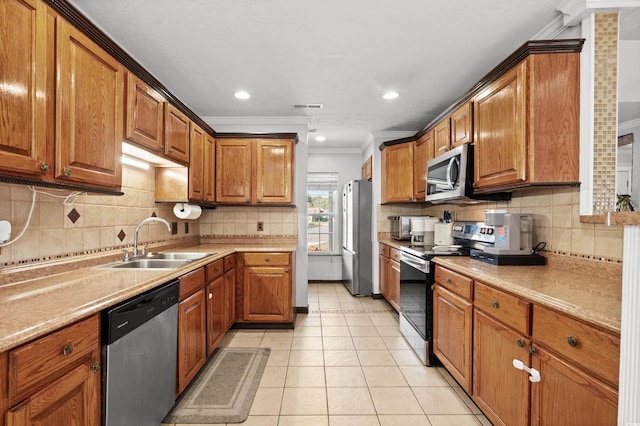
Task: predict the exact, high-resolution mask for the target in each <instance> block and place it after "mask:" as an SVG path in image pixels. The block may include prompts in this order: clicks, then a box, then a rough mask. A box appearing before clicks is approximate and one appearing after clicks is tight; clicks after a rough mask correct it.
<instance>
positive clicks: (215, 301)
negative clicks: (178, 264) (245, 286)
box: [205, 259, 227, 356]
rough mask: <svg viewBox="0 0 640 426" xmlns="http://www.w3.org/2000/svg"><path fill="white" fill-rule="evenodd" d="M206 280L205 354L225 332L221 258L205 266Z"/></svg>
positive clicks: (217, 342)
mask: <svg viewBox="0 0 640 426" xmlns="http://www.w3.org/2000/svg"><path fill="white" fill-rule="evenodd" d="M205 277H206V281H207V287H206V294H207V356H209V355H211V353H213V351H214V349H215V348H216V347H217V346H218V344H219V343H220V341H221V340H222V338H223V337H224V334H225V333H226V332H227V328H226V326H227V320H226V310H225V306H226V303H227V301H226V294H225V281H224V271H223V260H222V259H219V260H216V261H215V262H211V263H210V264H208V265H207V266H206V267H205Z"/></svg>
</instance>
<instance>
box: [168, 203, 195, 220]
mask: <svg viewBox="0 0 640 426" xmlns="http://www.w3.org/2000/svg"><path fill="white" fill-rule="evenodd" d="M173 214H174V215H176V217H177V218H178V219H188V220H194V219H197V218H199V217H200V215H201V214H202V208H201V207H200V206H195V205H192V204H187V203H177V204H176V205H175V206H173Z"/></svg>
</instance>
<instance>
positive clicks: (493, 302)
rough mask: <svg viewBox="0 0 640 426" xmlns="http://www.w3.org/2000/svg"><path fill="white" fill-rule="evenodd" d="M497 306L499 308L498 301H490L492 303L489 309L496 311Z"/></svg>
mask: <svg viewBox="0 0 640 426" xmlns="http://www.w3.org/2000/svg"><path fill="white" fill-rule="evenodd" d="M499 306H500V305H499V304H498V301H497V300H492V301H491V307H492V308H496V309H498V307H499Z"/></svg>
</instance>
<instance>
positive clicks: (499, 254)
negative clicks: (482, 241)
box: [471, 210, 545, 265]
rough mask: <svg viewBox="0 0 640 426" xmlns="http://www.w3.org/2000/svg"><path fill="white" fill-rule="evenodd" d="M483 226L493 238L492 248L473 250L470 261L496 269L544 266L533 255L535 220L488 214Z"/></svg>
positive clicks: (499, 212) (540, 258)
mask: <svg viewBox="0 0 640 426" xmlns="http://www.w3.org/2000/svg"><path fill="white" fill-rule="evenodd" d="M484 223H485V225H487V226H488V231H487V232H490V233H493V235H494V243H493V245H492V246H488V247H485V248H484V251H481V250H472V251H471V257H472V258H475V259H477V260H482V261H484V262H487V263H492V264H495V265H544V263H545V259H544V257H543V256H540V255H537V254H534V253H533V216H532V215H531V214H520V213H515V214H514V213H509V212H508V211H507V210H485V212H484Z"/></svg>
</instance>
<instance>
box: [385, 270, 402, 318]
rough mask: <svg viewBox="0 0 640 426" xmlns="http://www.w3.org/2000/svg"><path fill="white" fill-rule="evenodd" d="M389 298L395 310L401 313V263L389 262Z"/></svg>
mask: <svg viewBox="0 0 640 426" xmlns="http://www.w3.org/2000/svg"><path fill="white" fill-rule="evenodd" d="M387 285H388V287H389V298H388V299H387V300H388V301H389V303H390V304H391V306H393V309H395V310H396V311H398V312H400V263H399V262H396V261H394V260H390V261H389V282H388V283H387Z"/></svg>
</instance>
